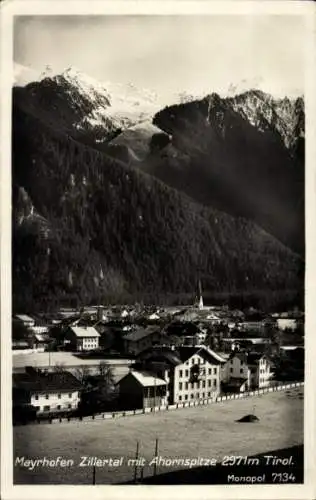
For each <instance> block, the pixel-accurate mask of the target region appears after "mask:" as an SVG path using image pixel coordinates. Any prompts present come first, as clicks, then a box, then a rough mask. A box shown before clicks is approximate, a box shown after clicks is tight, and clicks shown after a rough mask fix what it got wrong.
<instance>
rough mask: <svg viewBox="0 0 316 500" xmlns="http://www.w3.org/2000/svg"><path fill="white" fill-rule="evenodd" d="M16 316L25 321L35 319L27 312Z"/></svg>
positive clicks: (28, 321)
mask: <svg viewBox="0 0 316 500" xmlns="http://www.w3.org/2000/svg"><path fill="white" fill-rule="evenodd" d="M15 317H16V318H18V319H19V320H21V321H23V322H25V323H30V322H31V321H32V322H34V319H33V318H31V316H28V315H27V314H16V315H15Z"/></svg>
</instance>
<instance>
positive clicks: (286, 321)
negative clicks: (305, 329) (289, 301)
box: [276, 318, 297, 330]
mask: <svg viewBox="0 0 316 500" xmlns="http://www.w3.org/2000/svg"><path fill="white" fill-rule="evenodd" d="M276 323H277V327H278V328H279V330H296V328H297V320H296V319H295V318H277V320H276Z"/></svg>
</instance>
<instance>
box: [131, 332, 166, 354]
mask: <svg viewBox="0 0 316 500" xmlns="http://www.w3.org/2000/svg"><path fill="white" fill-rule="evenodd" d="M161 336H162V334H161V331H160V330H159V329H157V327H147V328H138V329H137V330H135V331H132V332H129V333H127V334H126V335H124V336H123V343H124V350H125V352H127V353H131V354H134V355H138V354H139V353H140V352H142V351H144V350H145V349H148V348H149V347H152V346H153V345H155V344H157V343H159V342H160V340H161Z"/></svg>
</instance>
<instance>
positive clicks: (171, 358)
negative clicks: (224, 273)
mask: <svg viewBox="0 0 316 500" xmlns="http://www.w3.org/2000/svg"><path fill="white" fill-rule="evenodd" d="M12 332H13V337H12V353H13V422H14V424H16V425H17V424H20V423H26V422H31V421H34V420H36V419H37V420H38V419H51V418H53V417H58V416H76V415H94V414H97V413H98V412H104V411H116V410H136V409H143V411H145V409H155V408H160V407H168V406H169V405H177V404H189V403H193V402H201V401H208V402H212V401H215V400H216V398H218V397H219V396H221V395H226V394H238V393H244V392H247V391H252V390H257V389H263V388H267V387H272V386H275V385H277V384H281V383H283V384H284V383H287V382H299V381H302V380H304V314H303V313H302V312H301V311H298V310H294V311H288V312H282V313H272V314H267V313H266V312H265V313H264V312H262V311H259V310H256V309H254V308H248V309H247V310H245V311H241V310H232V309H229V308H228V307H227V306H207V305H205V304H204V302H203V296H202V290H201V284H200V283H199V286H198V294H197V297H196V300H195V302H194V304H193V305H192V306H179V307H149V306H140V305H138V306H128V307H123V306H115V307H107V306H101V305H98V306H89V307H84V308H81V309H80V310H76V309H60V310H59V311H57V312H56V313H50V314H36V315H31V314H17V315H15V316H14V317H13V320H12Z"/></svg>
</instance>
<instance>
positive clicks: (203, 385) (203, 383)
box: [202, 380, 205, 388]
mask: <svg viewBox="0 0 316 500" xmlns="http://www.w3.org/2000/svg"><path fill="white" fill-rule="evenodd" d="M202 387H203V388H204V387H205V380H203V382H202Z"/></svg>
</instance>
